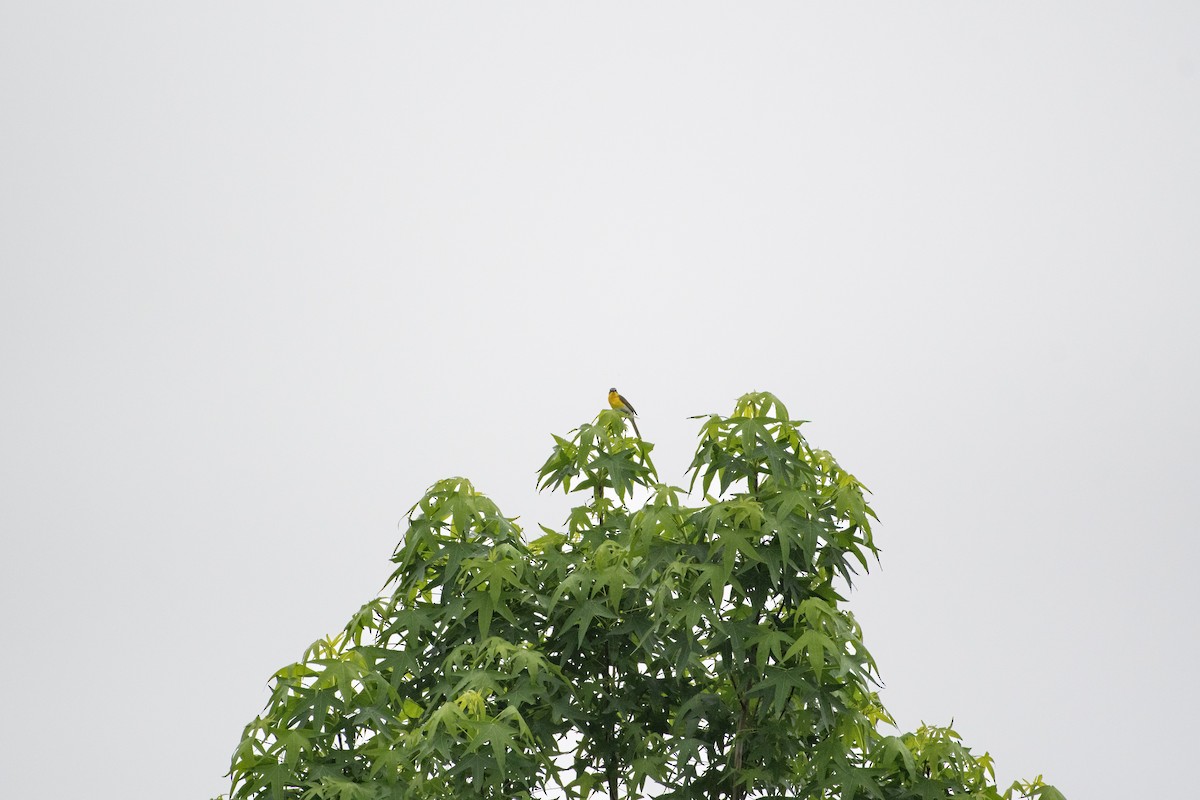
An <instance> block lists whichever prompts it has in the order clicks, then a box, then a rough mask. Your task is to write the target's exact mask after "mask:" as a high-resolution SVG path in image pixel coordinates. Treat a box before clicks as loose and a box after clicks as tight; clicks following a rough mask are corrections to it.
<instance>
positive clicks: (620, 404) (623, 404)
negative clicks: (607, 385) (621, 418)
mask: <svg viewBox="0 0 1200 800" xmlns="http://www.w3.org/2000/svg"><path fill="white" fill-rule="evenodd" d="M608 404H609V405H610V406H612V407H613V408H615V409H616V410H617V411H620V412H621V413H622V414H625V415H627V416H628V417H629V424H630V425H632V426H633V432H634V433H636V434H637V437H638V438H639V439H640V438H642V432H641V431H639V430H638V426H637V420H635V419H634V417H636V416H637V412H636V411H634V410H633V403H630V402H629V401H628V400H626V399H625V398H624V397H622V396H621V394H620V393H619V392H618V391H617V390H616V389H609V390H608Z"/></svg>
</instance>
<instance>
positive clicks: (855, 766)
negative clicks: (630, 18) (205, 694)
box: [230, 392, 1062, 800]
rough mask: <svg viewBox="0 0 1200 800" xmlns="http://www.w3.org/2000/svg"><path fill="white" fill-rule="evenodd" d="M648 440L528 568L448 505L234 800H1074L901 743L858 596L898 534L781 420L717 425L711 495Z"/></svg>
mask: <svg viewBox="0 0 1200 800" xmlns="http://www.w3.org/2000/svg"><path fill="white" fill-rule="evenodd" d="M625 425H626V419H625V418H624V417H623V416H622V415H621V414H620V413H619V412H617V411H610V410H605V411H602V412H601V413H600V414H599V416H598V417H597V418H596V419H595V420H593V421H592V422H591V423H588V424H584V425H581V426H580V427H579V428H578V429H576V430H575V431H572V432H571V435H570V436H568V437H559V436H555V437H554V449H553V451H552V453H551V455H550V457H549V459H548V460H547V461H546V463H545V464H544V465H543V466H542V468H541V470H540V471H539V473H538V482H539V488H541V489H549V490H561V491H564V492H567V493H577V494H578V495H579V496H580V497H581V504H580V505H578V506H576V507H574V508H572V509H571V511H570V513H569V515H568V517H567V520H566V522H565V527H564V529H563V530H554V529H551V528H547V527H545V526H543V527H542V535H541V537H540V538H537V539H535V540H533V541H530V542H527V541H526V540H525V538H524V537H523V535H522V534H523V531H522V530H521V528H520V527H519V526H518V525H517V524H516V522H515V520H514V519H513V518H510V517H506V516H505V515H504V514H503V513H501V511H500V509H498V508H497V507H496V505H495V504H494V503H493V502H492V501H490V500H489V499H487V498H486V497H485V496H483V495H482V494H480V493H479V492H477V491H476V490H475V488H474V487H473V486H472V485H471V483H470V482H469V481H467V480H466V479H464V478H449V479H446V480H442V481H439V482H437V483H435V484H434V485H433V486H432V487H430V489H429V490H428V492H426V494H425V496H424V497H422V498H421V500H420V501H419V502H417V504H416V505H414V506H413V508H412V509H411V510H410V511H409V513H408V528H407V530H406V531H405V533H404V536H403V538H402V540H401V542H400V544H399V545H398V546H397V548H396V550H395V553H394V554H393V556H392V561H393V562H394V563H395V565H396V566H395V571H394V572H393V573H392V575H391V577H390V579H389V580H388V582H387V584H386V586H385V587H384V591H383V592H382V593H381V595H380V596H378V597H376V598H375V599H373V600H372V601H371V602H369V603H367V604H366V605H364V606H363V607H362V608H361V609H360V610H359V611H358V612H357V613H356V614H355V615H354V616H353V617H352V618H351V619H350V621H349V622H348V623H347V625H346V627H345V629H344V630H342V631H341V632H340V633H338V634H337V635H335V636H332V637H329V638H325V639H321V640H319V641H317V642H315V643H314V644H313V645H312V646H310V647H309V648H308V650H307V651H306V652H305V653H304V656H303V658H301V660H300V661H298V662H297V663H295V664H290V665H288V666H286V667H284V668H283V669H281V670H279V671H278V672H276V673H275V675H274V677H273V681H272V691H271V698H270V701H269V702H268V704H267V707H266V708H265V710H264V711H263V712H262V713H261V714H260V715H259V716H257V717H256V718H255V719H254V720H253V721H251V722H250V724H249V725H247V726H246V729H245V732H244V734H243V737H242V739H241V742H240V744H239V745H238V746H237V749H236V750H235V752H234V755H233V760H232V767H231V770H230V775H231V778H232V786H231V792H230V797H231V798H232V800H260V799H262V800H284V799H285V798H286V799H287V800H291V799H292V798H303V800H383V798H420V799H421V800H425V799H426V798H428V799H430V800H433V799H437V800H443V799H444V800H451V799H457V798H467V797H470V798H521V797H524V798H531V797H543V796H564V795H565V796H566V797H568V798H572V800H576V799H578V800H584V798H587V797H590V796H592V795H594V794H597V793H599V794H601V795H607V797H608V799H609V800H619V799H621V798H629V799H630V800H632V798H638V797H646V796H652V797H661V798H670V800H699V799H700V798H709V799H712V798H729V800H742V798H749V797H797V798H814V799H815V798H841V799H842V800H851V799H852V798H880V799H882V800H910V799H913V800H915V799H916V798H930V799H932V798H945V797H947V796H953V797H970V798H976V799H977V800H1001V799H1002V798H1003V799H1004V800H1012V798H1015V797H1027V798H1040V800H1061V798H1062V795H1061V794H1060V793H1059V792H1058V791H1057V790H1056V789H1054V788H1053V787H1051V786H1048V785H1046V784H1044V783H1043V782H1042V781H1041V778H1040V777H1039V778H1038V779H1036V780H1034V781H1032V782H1018V783H1014V784H1013V785H1012V786H1011V787H1009V788H1008V789H1007V790H1003V791H1002V790H1000V789H999V788H998V787H997V786H996V785H995V778H994V773H993V769H992V761H991V758H990V757H989V756H988V755H987V754H983V755H978V756H977V755H974V754H973V753H972V752H971V751H970V750H969V749H968V748H967V747H966V746H964V745H963V743H962V742H961V740H960V738H959V736H958V734H957V733H955V732H954V731H953V730H952V729H951V728H949V727H936V726H929V725H924V726H922V727H921V728H919V729H918V730H917V731H915V732H912V733H900V732H898V731H896V732H894V733H888V732H887V731H889V730H892V731H894V730H895V727H894V721H893V720H892V718H891V717H890V716H889V715H888V713H887V711H886V710H885V709H884V707H883V706H882V704H881V703H880V701H879V697H878V695H877V694H876V692H875V689H876V688H877V676H878V673H877V669H876V666H875V662H874V661H873V660H872V658H871V655H870V654H869V652H868V651H867V649H866V647H865V646H864V644H863V640H862V630H861V628H860V627H859V625H858V623H857V622H856V621H855V619H854V616H853V614H851V613H850V612H849V611H848V610H846V609H845V607H844V604H845V600H844V597H843V595H842V593H841V592H842V591H844V589H845V588H848V587H850V586H851V584H852V580H853V578H854V576H855V575H856V574H857V570H858V569H859V568H862V569H863V570H865V569H867V567H868V565H869V563H870V561H871V560H872V559H874V558H875V557H876V556H877V551H876V548H875V543H874V540H873V538H872V532H871V522H872V521H873V520H874V518H875V515H874V512H873V511H872V510H871V508H870V506H869V505H868V504H867V502H866V499H865V497H864V492H865V489H864V487H863V485H862V484H861V483H859V481H858V480H857V479H856V478H855V477H854V476H853V475H852V474H850V473H849V472H847V471H846V470H844V469H843V468H842V467H841V466H840V465H839V464H838V463H837V461H836V460H835V459H834V458H833V457H832V456H831V455H830V454H829V453H828V452H825V451H823V450H819V449H814V448H812V447H811V446H810V445H809V444H808V442H807V441H806V440H805V438H804V436H803V435H802V433H801V430H800V429H801V425H802V422H801V421H797V420H793V419H791V418H790V416H789V414H788V411H787V409H786V408H785V407H784V405H783V404H782V403H781V402H780V401H779V399H778V398H776V397H774V396H773V395H771V394H769V393H766V392H752V393H749V394H746V395H744V396H743V397H741V398H740V399H739V400H738V401H737V403H736V405H735V407H734V409H733V413H732V414H731V415H729V416H720V415H715V414H714V415H710V416H707V417H705V418H703V422H702V423H701V427H700V443H699V447H698V448H697V450H696V455H695V458H694V459H693V461H692V463H691V466H690V468H689V473H690V476H691V486H690V489H689V491H687V492H685V491H684V490H683V489H681V488H678V487H675V486H670V485H667V484H664V483H661V482H660V481H659V479H658V473H657V471H656V470H655V467H654V464H653V462H652V460H651V458H650V453H651V451H652V450H653V445H651V444H649V443H647V442H645V441H643V440H641V439H640V438H638V437H631V436H629V435H627V432H626V427H625ZM697 484H698V485H699V487H700V490H701V492H700V493H701V495H702V498H703V502H702V503H701V504H700V505H698V506H692V505H688V504H687V502H686V501H687V499H688V498H689V497H690V496H691V493H692V491H694V489H695V488H696V486H697ZM714 492H715V494H714ZM635 495H637V496H639V497H640V496H644V497H645V499H644V502H642V503H641V504H640V505H639V506H637V507H634V503H633V498H634V496H635Z"/></svg>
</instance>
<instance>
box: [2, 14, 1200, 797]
mask: <svg viewBox="0 0 1200 800" xmlns="http://www.w3.org/2000/svg"><path fill="white" fill-rule="evenodd" d="M1197 42H1200V5H1197V4H1195V3H1186V2H1176V3H1154V2H1141V3H1103V2H1087V3H1083V2H1077V3H1040V2H1039V3H1033V2H1006V3H990V4H989V3H970V4H966V3H948V2H946V3H905V4H884V3H859V4H853V5H850V4H836V5H835V4H831V3H830V4H820V5H818V4H811V3H745V4H738V5H734V4H728V3H719V4H718V3H703V2H688V3H682V2H680V3H620V2H608V3H604V4H583V3H571V4H563V3H520V4H515V3H513V4H499V3H439V4H432V3H429V4H420V5H417V4H395V3H393V4H362V3H339V4H336V5H330V4H316V3H309V2H288V3H282V2H277V3H258V2H236V3H235V2H209V3H190V4H186V5H185V4H169V3H159V2H118V3H104V4H96V3H78V2H77V3H69V2H38V3H32V2H30V3H6V4H4V5H3V6H0V109H2V111H0V219H2V220H3V224H2V225H0V355H2V359H3V360H2V363H3V373H2V375H3V377H2V378H0V403H2V409H3V414H2V415H0V481H2V484H3V487H4V489H3V492H2V493H0V532H2V534H3V542H4V551H5V553H6V556H5V557H4V558H3V559H2V561H0V598H2V600H3V605H2V607H0V609H2V611H0V613H2V617H0V622H2V629H0V630H2V632H3V635H4V641H5V644H6V653H5V655H4V657H3V658H2V659H0V679H2V680H3V685H4V686H5V687H6V690H5V707H4V711H5V721H4V724H3V725H2V726H0V752H2V753H4V764H5V769H4V780H5V787H6V792H7V793H8V794H10V795H12V796H14V797H17V796H38V795H44V794H45V793H46V792H45V790H46V788H47V787H52V788H53V792H52V793H53V794H54V795H55V796H60V797H76V796H79V797H82V796H88V797H95V796H112V797H117V796H120V797H122V798H138V797H146V798H158V797H162V796H164V793H166V794H169V795H171V796H178V797H201V798H205V797H209V796H211V795H213V794H216V793H217V792H219V791H222V790H223V789H224V788H225V787H226V782H225V781H224V780H223V779H222V778H221V775H222V774H223V773H224V771H225V770H226V768H227V766H228V758H229V755H230V753H231V752H232V749H233V747H234V745H235V743H236V741H237V738H238V736H239V734H240V731H241V726H242V725H243V724H244V723H245V722H246V721H248V720H249V719H250V718H251V717H253V715H254V714H255V713H257V712H258V711H259V710H260V708H261V707H262V705H263V704H264V702H265V701H266V699H267V691H266V681H267V679H268V677H269V676H270V674H271V672H272V671H274V670H275V669H276V668H278V667H279V666H281V665H283V664H285V663H287V662H290V661H292V660H294V659H296V658H297V657H299V655H300V654H301V652H302V651H303V649H304V648H305V647H306V646H307V645H308V644H309V643H310V642H311V641H312V640H314V639H316V638H318V637H320V636H322V635H324V634H326V633H329V632H332V631H335V630H337V629H339V628H340V627H341V625H342V624H343V623H344V622H345V620H346V619H347V618H348V616H349V615H350V613H351V612H353V611H354V610H355V609H356V608H357V607H358V605H359V604H360V603H362V602H364V601H365V600H367V599H368V598H369V597H370V596H371V595H372V594H373V592H374V591H375V590H376V589H377V588H378V587H379V585H380V584H381V583H382V582H383V580H384V578H385V577H386V575H387V574H388V571H389V570H388V564H387V560H386V559H387V557H388V555H389V553H390V552H391V548H392V546H393V545H394V543H395V540H396V538H397V536H398V534H399V531H398V529H397V522H398V521H399V520H400V519H401V517H402V515H403V513H404V511H405V510H406V509H407V508H408V507H409V506H410V505H411V504H412V503H413V502H414V501H415V500H416V499H417V498H418V497H419V496H420V494H421V492H422V491H423V490H424V488H425V487H426V486H427V485H428V484H430V483H432V482H433V481H434V480H436V479H437V478H440V477H444V476H447V475H453V474H464V475H467V476H469V477H470V478H471V479H472V480H473V481H474V482H475V483H476V485H477V486H479V487H480V488H481V489H482V490H483V491H485V492H487V493H489V494H490V495H491V496H492V497H493V498H494V499H496V500H497V502H499V503H500V504H501V507H502V508H504V509H505V510H506V511H507V512H508V513H510V514H514V515H516V514H519V515H521V516H522V519H523V521H525V522H526V523H527V524H528V525H529V527H531V528H532V527H533V526H534V523H535V522H544V523H547V524H557V523H558V522H560V521H561V517H562V515H563V512H564V511H565V508H566V504H565V503H564V502H563V501H562V500H560V499H556V498H552V497H551V498H547V497H537V496H535V495H534V492H533V487H534V472H535V470H536V469H537V467H538V466H539V465H540V464H541V462H542V460H543V459H544V458H545V457H546V455H547V454H548V453H549V448H550V438H549V435H550V433H551V432H558V433H563V432H565V431H567V430H568V429H570V428H572V427H574V426H575V425H577V424H579V423H580V422H584V421H587V420H589V419H591V418H592V416H593V415H594V414H595V413H596V412H597V411H598V410H599V409H600V407H601V406H602V405H603V403H604V393H605V390H606V389H607V388H608V387H609V386H610V385H616V386H618V387H619V388H620V389H621V391H622V392H623V393H624V394H625V395H626V396H627V397H629V398H630V399H631V400H632V401H633V403H634V404H635V405H636V406H637V407H638V410H639V411H640V412H641V418H640V419H641V428H642V431H643V433H644V434H645V436H646V437H647V438H648V439H650V440H653V441H656V442H657V443H658V445H657V449H656V451H655V454H656V458H657V461H658V464H659V467H660V469H661V470H662V472H663V474H664V477H665V478H667V479H669V480H673V481H675V482H680V483H681V482H683V480H684V478H683V476H682V470H683V468H684V466H685V465H686V464H687V462H688V461H689V459H690V456H691V452H692V447H693V444H694V435H695V430H696V428H695V425H696V423H695V422H694V421H689V420H687V419H686V417H687V416H688V415H691V414H699V413H704V412H708V411H725V410H728V409H729V408H730V407H731V406H732V403H733V401H734V399H735V398H736V397H737V396H738V395H739V394H741V393H742V392H745V391H748V390H751V389H768V390H771V391H773V392H775V393H776V394H778V395H779V396H780V397H782V398H783V399H784V401H785V402H787V403H788V404H789V406H790V408H791V410H792V411H793V413H794V414H795V415H796V416H799V417H803V418H806V419H810V420H813V423H812V425H811V426H809V427H808V431H809V437H810V439H811V441H812V442H813V443H814V444H815V445H818V446H821V447H825V448H828V449H830V450H831V451H833V453H834V454H835V455H836V456H837V457H838V458H839V459H840V460H841V461H842V463H843V464H844V465H845V466H846V467H847V468H849V469H851V470H852V471H853V472H855V473H856V474H857V475H858V476H859V477H860V478H861V479H862V480H863V481H865V482H866V483H867V484H868V485H869V486H870V487H871V489H872V490H873V491H874V504H875V507H876V509H877V511H878V512H879V514H880V517H881V518H882V522H881V524H880V526H879V528H878V537H879V541H880V543H881V545H882V547H883V549H884V553H883V564H882V568H881V569H878V570H876V571H875V572H873V573H872V574H871V575H870V576H869V577H867V578H865V579H864V580H863V581H862V583H861V587H860V589H859V590H858V591H856V592H855V593H854V595H853V596H852V599H851V605H850V607H851V609H852V610H854V611H855V613H856V614H857V615H858V617H859V618H860V620H861V621H862V623H863V625H864V628H865V633H866V640H867V643H868V645H869V646H870V648H871V650H872V652H873V654H874V655H875V657H876V659H877V660H878V662H879V664H880V666H881V668H882V671H883V675H884V678H885V679H886V682H887V688H886V690H885V691H884V693H883V697H884V701H885V703H887V705H888V706H889V708H891V710H892V711H893V712H894V713H895V714H896V715H897V716H898V718H899V720H900V722H901V724H902V725H903V726H904V727H906V728H911V727H914V726H915V725H917V724H918V723H919V722H920V721H921V720H922V719H924V720H928V721H930V722H942V723H944V722H947V721H949V719H950V718H951V716H953V717H954V719H955V722H956V727H957V728H958V729H959V731H960V732H962V733H963V735H964V736H965V738H966V740H967V743H968V744H969V745H971V746H972V747H974V748H975V749H976V750H978V751H982V750H990V751H991V752H992V754H993V755H994V756H995V757H996V759H997V763H998V766H999V770H1000V777H1001V778H1002V779H1004V780H1010V779H1011V778H1012V777H1014V776H1017V775H1026V776H1032V775H1035V774H1037V773H1039V772H1042V773H1045V774H1046V776H1047V778H1048V779H1049V780H1051V781H1052V782H1053V783H1055V784H1056V785H1058V786H1059V787H1060V788H1061V789H1062V790H1063V791H1064V792H1065V793H1066V794H1067V795H1068V796H1069V797H1071V798H1073V800H1083V799H1084V798H1087V799H1088V800H1104V799H1105V798H1114V799H1116V798H1129V797H1135V796H1142V797H1149V796H1155V795H1163V796H1174V795H1177V794H1178V791H1173V790H1175V789H1176V787H1177V785H1178V784H1180V783H1182V778H1180V777H1177V776H1178V774H1179V773H1180V772H1182V770H1183V768H1184V767H1185V765H1190V764H1192V763H1194V759H1195V753H1194V747H1193V746H1192V742H1193V740H1194V737H1193V722H1192V720H1193V718H1194V717H1195V714H1196V713H1197V711H1198V710H1200V708H1198V706H1200V703H1198V697H1197V690H1196V682H1195V680H1194V678H1189V677H1188V675H1190V674H1191V673H1192V672H1193V671H1194V668H1195V664H1196V657H1197V635H1196V634H1197V629H1196V623H1195V619H1194V615H1195V613H1196V611H1197V608H1198V606H1200V602H1198V601H1200V592H1198V590H1197V585H1196V581H1195V578H1194V576H1193V573H1194V564H1195V561H1196V556H1197V555H1198V551H1200V546H1198V545H1197V540H1196V533H1197V530H1196V527H1197V526H1196V523H1195V517H1194V513H1193V502H1192V500H1193V498H1194V497H1195V492H1196V488H1195V487H1196V486H1197V484H1198V481H1200V469H1198V468H1197V463H1196V458H1195V453H1196V451H1197V446H1198V445H1200V436H1198V430H1197V422H1196V407H1197V401H1198V400H1200V398H1198V396H1197V395H1198V392H1197V381H1196V370H1197V364H1200V352H1198V350H1200V324H1198V322H1197V302H1196V298H1197V293H1196V278H1195V275H1194V270H1195V268H1196V266H1197V255H1198V254H1200V233H1198V230H1200V229H1198V226H1197V222H1198V220H1200V147H1198V145H1197V143H1198V142H1200V56H1198V55H1197V52H1198V51H1197V46H1196V45H1197ZM164 787H166V788H164Z"/></svg>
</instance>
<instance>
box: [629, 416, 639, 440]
mask: <svg viewBox="0 0 1200 800" xmlns="http://www.w3.org/2000/svg"><path fill="white" fill-rule="evenodd" d="M629 424H630V425H632V426H633V432H634V433H635V434H637V437H638V438H639V439H640V438H642V432H641V431H639V430H638V427H637V420H636V419H634V418H633V417H632V416H630V417H629Z"/></svg>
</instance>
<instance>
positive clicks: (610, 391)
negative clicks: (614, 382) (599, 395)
mask: <svg viewBox="0 0 1200 800" xmlns="http://www.w3.org/2000/svg"><path fill="white" fill-rule="evenodd" d="M615 391H617V387H615V386H612V387H609V390H608V393H609V394H612V393H613V392H615Z"/></svg>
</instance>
